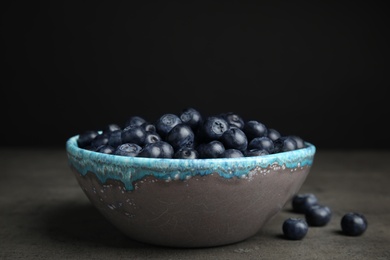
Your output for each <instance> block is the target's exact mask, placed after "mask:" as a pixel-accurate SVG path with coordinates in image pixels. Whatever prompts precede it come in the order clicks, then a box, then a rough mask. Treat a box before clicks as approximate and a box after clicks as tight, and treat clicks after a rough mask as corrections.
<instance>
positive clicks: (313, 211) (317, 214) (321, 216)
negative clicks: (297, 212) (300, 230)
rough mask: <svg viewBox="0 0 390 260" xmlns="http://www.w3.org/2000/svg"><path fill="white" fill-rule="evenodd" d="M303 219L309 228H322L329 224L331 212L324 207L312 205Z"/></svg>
mask: <svg viewBox="0 0 390 260" xmlns="http://www.w3.org/2000/svg"><path fill="white" fill-rule="evenodd" d="M305 218H306V222H307V224H309V226H314V227H322V226H325V225H326V224H328V223H329V221H330V220H331V218H332V211H331V210H330V208H329V207H327V206H324V205H318V204H317V205H313V206H311V207H310V208H309V209H308V210H306V212H305Z"/></svg>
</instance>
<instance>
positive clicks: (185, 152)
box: [173, 147, 199, 159]
mask: <svg viewBox="0 0 390 260" xmlns="http://www.w3.org/2000/svg"><path fill="white" fill-rule="evenodd" d="M173 158H176V159H198V158H199V153H198V151H197V150H196V149H195V148H191V147H182V148H180V149H179V150H177V151H176V152H175V153H174V155H173Z"/></svg>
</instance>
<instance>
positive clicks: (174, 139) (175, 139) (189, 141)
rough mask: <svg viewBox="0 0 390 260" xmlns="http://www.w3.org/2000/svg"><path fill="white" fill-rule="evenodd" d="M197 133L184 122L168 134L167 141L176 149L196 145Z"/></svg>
mask: <svg viewBox="0 0 390 260" xmlns="http://www.w3.org/2000/svg"><path fill="white" fill-rule="evenodd" d="M194 140H195V134H194V132H193V131H192V128H191V127H190V126H189V125H187V124H184V123H180V124H177V125H175V126H174V127H173V128H172V129H171V131H169V133H168V134H167V137H166V141H167V142H168V143H170V144H171V145H172V147H173V149H174V150H175V151H177V150H178V149H180V148H182V147H190V148H193V147H194Z"/></svg>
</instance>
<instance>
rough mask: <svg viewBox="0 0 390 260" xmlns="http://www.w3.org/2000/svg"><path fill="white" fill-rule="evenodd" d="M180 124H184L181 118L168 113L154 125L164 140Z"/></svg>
mask: <svg viewBox="0 0 390 260" xmlns="http://www.w3.org/2000/svg"><path fill="white" fill-rule="evenodd" d="M180 123H182V121H181V119H180V117H179V116H177V115H175V114H170V113H167V114H163V115H162V116H160V117H159V118H158V119H157V121H156V123H155V124H154V125H155V126H156V131H157V133H158V134H159V135H160V136H161V137H162V138H165V137H166V136H167V134H168V133H169V131H171V129H172V128H174V127H175V126H176V125H178V124H180Z"/></svg>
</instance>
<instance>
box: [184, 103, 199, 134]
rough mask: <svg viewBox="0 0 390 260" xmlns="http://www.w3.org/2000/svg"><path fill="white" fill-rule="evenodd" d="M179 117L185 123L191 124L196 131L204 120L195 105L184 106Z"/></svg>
mask: <svg viewBox="0 0 390 260" xmlns="http://www.w3.org/2000/svg"><path fill="white" fill-rule="evenodd" d="M179 117H180V119H181V121H182V122H183V123H185V124H187V125H189V126H190V127H191V128H192V130H194V131H196V130H197V129H198V127H199V126H200V125H201V124H202V122H203V116H202V114H201V113H200V112H199V111H198V110H197V109H195V108H193V107H187V108H184V109H183V110H182V111H181V112H180V114H179Z"/></svg>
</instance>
